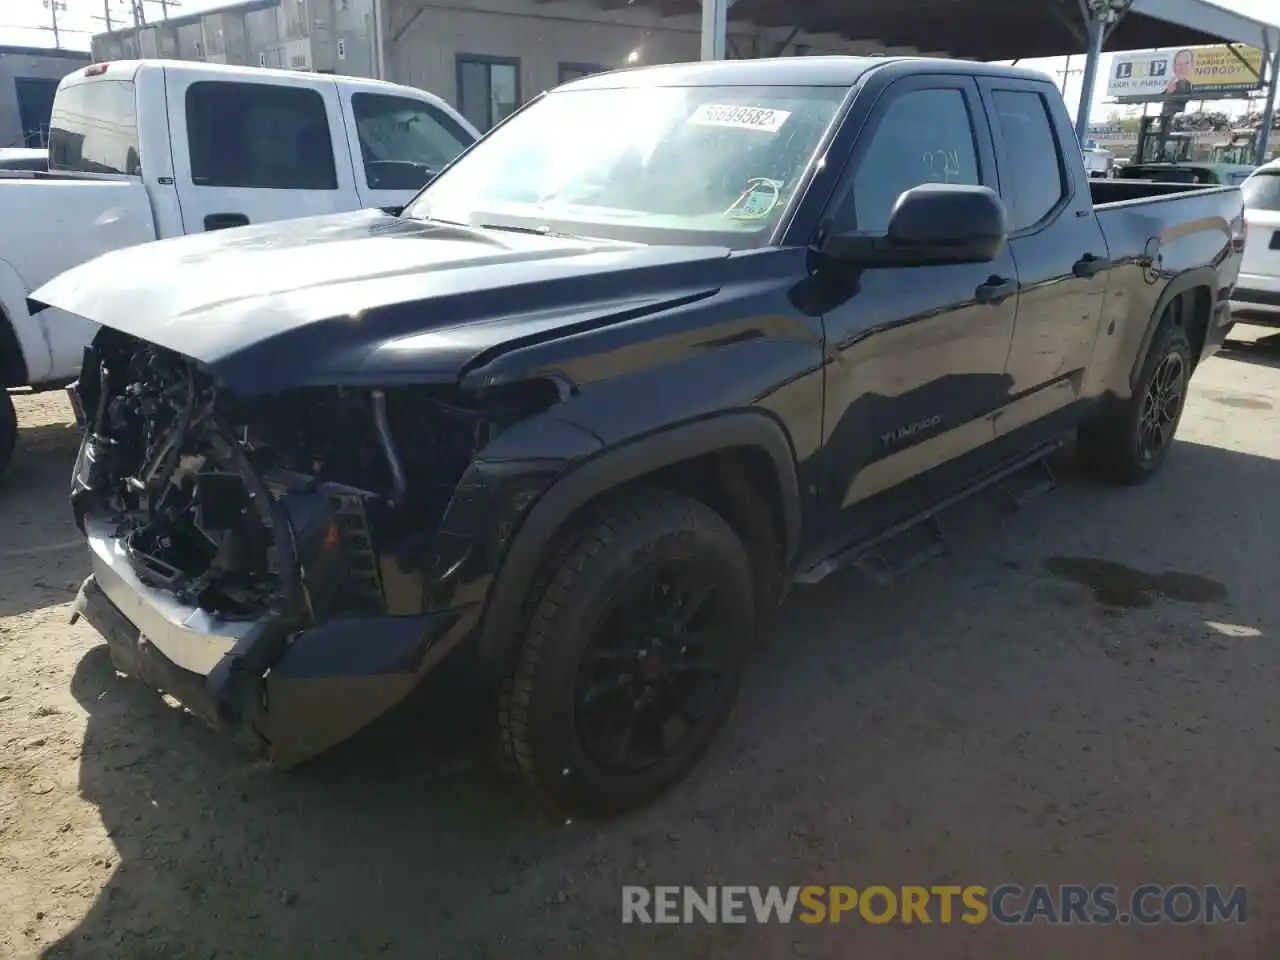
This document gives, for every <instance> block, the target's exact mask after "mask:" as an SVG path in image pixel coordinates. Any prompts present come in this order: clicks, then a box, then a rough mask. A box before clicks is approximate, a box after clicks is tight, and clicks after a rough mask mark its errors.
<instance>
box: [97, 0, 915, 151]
mask: <svg viewBox="0 0 1280 960" xmlns="http://www.w3.org/2000/svg"><path fill="white" fill-rule="evenodd" d="M380 16H381V18H382V22H381V23H379V19H378V18H379V17H380ZM700 26H701V23H700V18H699V16H697V15H696V14H695V15H684V16H664V15H662V14H661V13H660V12H659V11H658V10H656V9H655V8H654V7H652V6H648V5H637V6H631V5H629V4H628V3H627V2H625V0H604V2H601V0H595V2H592V0H472V2H468V0H382V3H381V4H378V3H376V2H375V0H247V2H244V3H240V4H236V5H234V6H229V7H224V8H220V9H218V10H213V11H209V12H206V13H203V14H196V15H192V16H187V17H180V18H173V19H169V20H165V21H162V22H159V23H155V24H150V25H148V26H146V27H143V28H141V29H130V30H120V31H115V32H114V33H109V34H102V35H100V36H98V37H95V38H94V40H93V55H94V59H96V60H110V59H120V58H128V57H169V58H176V59H184V60H211V61H216V62H218V63H236V64H248V65H255V64H256V65H260V66H272V67H286V68H294V69H299V70H316V71H322V72H334V73H345V74H354V75H357V76H371V77H378V76H382V77H384V78H385V79H387V80H394V81H396V82H398V83H405V84H409V85H412V86H415V87H420V88H422V89H425V90H430V91H431V92H432V93H435V94H437V95H439V96H441V97H444V98H445V99H446V100H449V101H450V102H451V103H453V104H454V105H456V106H457V107H458V108H459V109H460V110H461V111H462V112H463V113H464V114H465V115H466V116H467V117H468V118H469V119H470V120H471V121H472V123H474V124H475V125H476V126H477V127H479V128H480V129H482V130H483V129H487V128H488V127H490V126H491V125H492V124H493V123H495V122H497V121H498V120H500V119H501V118H502V117H503V116H505V115H506V114H507V113H509V112H510V111H511V110H513V109H515V107H516V106H518V105H519V104H520V103H523V102H524V101H525V100H528V99H529V98H530V97H532V96H534V95H536V94H537V93H539V92H541V91H543V90H547V89H550V88H551V87H554V86H556V85H557V84H560V83H563V82H565V81H567V80H570V79H573V78H575V77H578V76H581V75H583V74H584V73H591V72H594V71H596V70H604V69H614V68H617V67H623V66H627V65H630V64H649V63H670V62H673V61H684V60H696V59H698V56H699V38H700ZM730 26H731V32H730V34H729V43H728V47H729V49H728V55H729V56H730V57H760V56H782V55H794V56H800V55H804V54H823V53H863V54H867V53H877V52H894V53H907V54H914V53H919V52H920V51H918V50H916V49H915V48H902V47H899V48H894V49H892V50H890V49H888V48H885V47H883V46H880V45H878V44H874V43H866V42H857V43H854V42H850V41H847V40H844V39H842V38H839V37H836V36H835V35H825V34H805V33H803V32H799V31H794V30H787V29H785V28H780V27H772V28H766V27H759V28H756V27H753V26H752V25H750V24H749V23H746V22H743V21H739V20H734V21H733V22H732V23H731V25H730ZM379 36H381V38H382V57H381V58H379V56H378V43H377V38H378V37H379Z"/></svg>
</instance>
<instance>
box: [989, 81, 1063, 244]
mask: <svg viewBox="0 0 1280 960" xmlns="http://www.w3.org/2000/svg"><path fill="white" fill-rule="evenodd" d="M992 101H993V102H994V104H995V108H996V122H997V123H998V124H999V125H1000V139H1001V140H1003V141H1004V153H1005V156H1006V157H1007V158H1008V163H1009V169H1008V173H1007V176H1006V177H1005V180H1007V181H1008V185H1007V187H1006V189H1005V193H1006V194H1007V196H1008V198H1009V200H1010V204H1009V206H1010V208H1011V209H1010V214H1011V216H1012V219H1013V229H1014V230H1015V231H1018V230H1025V229H1026V228H1028V227H1032V226H1035V225H1036V224H1037V223H1039V222H1040V221H1041V220H1043V219H1044V218H1045V217H1047V216H1048V215H1049V214H1050V213H1051V212H1052V211H1053V209H1054V207H1056V206H1057V205H1058V204H1059V203H1060V202H1061V201H1062V199H1063V198H1064V197H1065V196H1066V195H1067V172H1066V166H1065V164H1064V163H1063V159H1062V150H1061V149H1060V145H1059V143H1058V138H1057V136H1056V135H1055V134H1054V132H1053V118H1052V117H1051V116H1050V115H1049V105H1048V104H1047V103H1045V100H1044V97H1042V96H1041V95H1040V94H1038V93H1030V92H1020V91H1016V90H996V91H995V93H994V94H993V96H992Z"/></svg>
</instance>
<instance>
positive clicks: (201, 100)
mask: <svg viewBox="0 0 1280 960" xmlns="http://www.w3.org/2000/svg"><path fill="white" fill-rule="evenodd" d="M165 74H166V86H167V94H166V96H167V99H168V104H169V116H170V130H171V133H172V139H173V144H172V147H173V169H174V179H175V181H176V183H177V186H178V201H179V204H180V206H181V208H182V226H183V229H184V230H185V232H187V233H201V232H203V231H207V230H218V229H222V228H225V227H235V226H242V225H244V224H248V223H263V222H266V221H270V220H284V219H289V218H293V217H305V216H313V215H319V214H326V213H338V212H341V211H343V210H354V209H357V208H358V206H359V201H358V199H357V195H356V190H355V182H354V180H353V174H352V168H351V162H350V158H349V154H348V151H347V144H346V138H345V134H344V133H343V132H342V131H343V125H342V113H341V106H340V104H339V101H338V92H337V87H336V86H335V85H334V84H333V83H332V82H331V81H324V82H317V80H316V79H315V77H314V76H312V75H310V74H299V75H298V76H297V77H296V78H295V77H291V76H284V75H274V74H271V75H264V76H263V78H262V79H257V78H254V79H249V78H245V79H240V78H238V77H237V78H235V79H231V78H223V77H220V76H218V75H216V74H212V73H210V72H202V71H199V70H186V69H184V68H182V67H166V68H165Z"/></svg>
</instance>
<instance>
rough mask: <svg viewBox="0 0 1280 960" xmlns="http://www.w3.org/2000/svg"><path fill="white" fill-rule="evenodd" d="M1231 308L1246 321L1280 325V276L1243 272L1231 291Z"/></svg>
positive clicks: (1239, 317)
mask: <svg viewBox="0 0 1280 960" xmlns="http://www.w3.org/2000/svg"><path fill="white" fill-rule="evenodd" d="M1231 310H1232V312H1233V313H1234V314H1235V316H1236V319H1237V320H1240V321H1243V322H1244V323H1255V324H1261V325H1264V326H1280V277H1264V276H1257V275H1253V274H1241V275H1240V279H1239V281H1237V284H1236V288H1235V290H1233V291H1232V293H1231Z"/></svg>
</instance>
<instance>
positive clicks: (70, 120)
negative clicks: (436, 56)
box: [0, 60, 479, 473]
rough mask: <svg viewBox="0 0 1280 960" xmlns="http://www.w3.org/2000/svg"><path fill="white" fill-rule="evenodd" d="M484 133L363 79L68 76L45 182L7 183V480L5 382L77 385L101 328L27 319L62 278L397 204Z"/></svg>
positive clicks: (166, 71)
mask: <svg viewBox="0 0 1280 960" xmlns="http://www.w3.org/2000/svg"><path fill="white" fill-rule="evenodd" d="M478 136H479V134H478V133H477V132H476V130H475V128H474V127H472V126H471V124H469V123H468V122H467V121H466V120H465V119H463V117H462V116H461V115H460V114H459V113H458V112H457V111H455V110H454V109H453V108H451V107H450V106H449V105H448V104H446V103H445V102H444V101H443V100H441V99H440V98H439V97H436V96H433V95H431V94H429V93H425V92H424V91H421V90H415V89H412V88H409V87H401V86H397V85H395V84H390V83H383V82H380V81H377V80H364V79H358V78H353V77H338V76H332V75H323V74H312V73H295V72H291V71H285V70H265V69H259V68H255V67H231V66H222V65H218V64H208V63H189V62H181V61H165V60H136V61H117V62H111V63H97V64H93V65H91V66H89V67H86V68H84V69H83V70H78V71H76V72H75V73H73V74H70V75H69V76H67V77H65V78H64V79H63V80H62V82H61V83H60V84H59V86H58V92H57V95H56V96H55V98H54V102H53V116H52V118H51V120H50V133H49V172H48V173H37V174H30V173H28V174H10V175H7V176H6V175H3V174H0V473H3V471H4V469H5V468H6V467H7V465H8V463H9V460H10V459H11V457H12V454H13V448H14V443H15V440H16V435H17V423H16V417H15V415H14V410H13V402H12V399H11V397H10V395H9V393H8V390H9V389H10V388H15V387H31V388H33V389H37V390H39V389H47V388H52V387H58V386H61V385H62V384H63V383H65V382H67V381H69V380H71V379H73V378H74V377H75V375H76V373H77V372H78V370H79V368H80V361H81V356H82V351H83V347H84V345H85V343H87V342H88V341H89V339H90V337H91V336H92V334H93V331H94V330H95V329H96V328H95V327H94V325H92V324H89V323H87V322H86V321H84V320H82V319H79V318H77V317H72V316H70V315H68V314H65V313H62V312H60V311H58V310H46V311H44V312H42V313H41V314H40V315H39V316H38V317H33V316H31V315H30V313H28V310H27V304H26V298H27V294H28V293H30V292H31V291H32V290H35V289H37V288H38V287H40V286H41V285H43V284H44V283H45V282H46V281H48V280H50V279H52V278H53V277H55V276H57V275H58V274H60V273H62V272H63V271H64V270H68V269H70V268H71V267H74V266H77V265H79V264H81V263H84V262H85V261H87V260H90V259H92V258H94V257H96V256H99V255H100V254H103V253H106V252H107V251H110V250H115V249H117V248H120V247H126V246H131V245H133V244H138V243H145V242H147V241H150V240H158V239H164V238H167V237H176V236H182V235H184V234H191V233H200V232H203V231H206V230H219V229H223V228H226V227H235V226H241V225H244V224H249V223H260V222H263V221H268V220H283V219H288V218H293V217H305V216H311V215H319V214H328V213H341V212H344V211H351V210H359V209H362V208H365V207H381V208H398V207H400V206H403V205H404V204H405V203H407V202H408V200H409V199H410V198H411V197H412V196H413V195H414V194H415V193H416V192H417V191H418V189H419V188H420V187H421V186H422V185H423V184H424V183H425V182H426V181H427V180H428V179H430V178H431V176H433V175H434V174H435V173H438V172H439V171H440V170H441V169H442V168H443V167H444V166H445V165H446V164H448V163H450V162H452V160H453V159H454V158H455V157H456V156H458V154H460V153H461V152H462V151H463V150H465V149H466V148H467V147H469V146H470V145H471V144H472V143H473V142H474V141H475V140H476V139H477V138H478Z"/></svg>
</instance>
